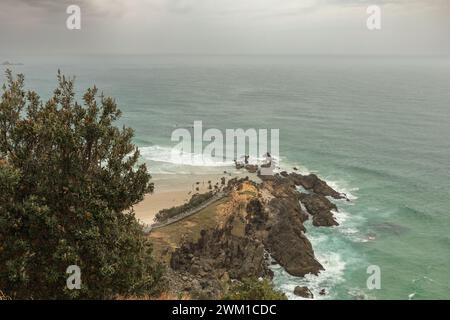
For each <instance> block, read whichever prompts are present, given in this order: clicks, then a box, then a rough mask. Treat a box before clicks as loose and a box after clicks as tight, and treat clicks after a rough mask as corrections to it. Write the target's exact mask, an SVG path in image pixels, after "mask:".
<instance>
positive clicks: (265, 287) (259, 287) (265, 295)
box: [224, 278, 287, 300]
mask: <svg viewBox="0 0 450 320" xmlns="http://www.w3.org/2000/svg"><path fill="white" fill-rule="evenodd" d="M224 299H225V300H287V297H286V295H285V294H284V293H282V292H280V291H277V290H275V289H274V288H273V287H272V284H271V283H270V281H269V280H267V279H263V280H258V279H254V278H249V279H244V280H242V281H241V282H238V283H237V284H234V285H233V286H232V287H231V288H230V290H229V293H228V294H227V295H226V296H225V297H224Z"/></svg>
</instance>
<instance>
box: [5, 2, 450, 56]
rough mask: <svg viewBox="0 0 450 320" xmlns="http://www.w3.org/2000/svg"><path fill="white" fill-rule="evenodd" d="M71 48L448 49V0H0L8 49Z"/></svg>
mask: <svg viewBox="0 0 450 320" xmlns="http://www.w3.org/2000/svg"><path fill="white" fill-rule="evenodd" d="M70 4H77V5H79V6H80V7H81V10H82V29H81V30H80V31H69V30H67V28H66V19H67V17H68V14H66V8H67V6H68V5H70ZM370 4H378V5H380V6H381V8H382V29H381V30H380V31H369V30H367V28H366V20H367V17H368V15H367V13H366V9H367V7H368V6H369V5H370ZM67 53H72V54H84V53H86V54H103V53H112V54H155V53H156V54H158V53H161V54H164V53H175V54H178V53H179V54H450V0H0V54H20V55H33V54H67Z"/></svg>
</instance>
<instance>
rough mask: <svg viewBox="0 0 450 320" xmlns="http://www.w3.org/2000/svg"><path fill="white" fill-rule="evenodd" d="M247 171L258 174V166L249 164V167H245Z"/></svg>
mask: <svg viewBox="0 0 450 320" xmlns="http://www.w3.org/2000/svg"><path fill="white" fill-rule="evenodd" d="M245 169H246V170H247V171H248V172H249V173H256V171H258V165H257V164H247V165H245Z"/></svg>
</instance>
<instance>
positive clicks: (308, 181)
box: [289, 172, 345, 199]
mask: <svg viewBox="0 0 450 320" xmlns="http://www.w3.org/2000/svg"><path fill="white" fill-rule="evenodd" d="M289 178H290V179H291V180H292V181H293V182H294V183H295V185H297V186H302V187H303V188H305V189H306V190H311V191H314V192H315V193H317V194H320V195H322V196H330V197H333V198H335V199H345V196H343V195H342V194H340V193H339V192H337V191H335V190H334V189H333V188H331V187H330V186H329V185H328V184H327V183H326V182H325V181H323V180H321V179H319V177H317V176H316V175H315V174H313V173H311V174H309V175H307V176H304V175H301V174H298V173H295V172H292V173H291V174H289Z"/></svg>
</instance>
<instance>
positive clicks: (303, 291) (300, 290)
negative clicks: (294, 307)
mask: <svg viewBox="0 0 450 320" xmlns="http://www.w3.org/2000/svg"><path fill="white" fill-rule="evenodd" d="M294 294H295V295H296V296H299V297H303V298H307V299H313V298H314V295H313V293H312V292H311V290H309V289H308V287H300V286H296V287H295V289H294Z"/></svg>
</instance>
